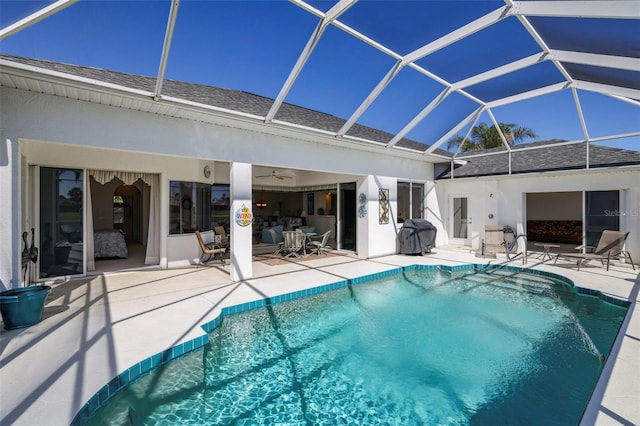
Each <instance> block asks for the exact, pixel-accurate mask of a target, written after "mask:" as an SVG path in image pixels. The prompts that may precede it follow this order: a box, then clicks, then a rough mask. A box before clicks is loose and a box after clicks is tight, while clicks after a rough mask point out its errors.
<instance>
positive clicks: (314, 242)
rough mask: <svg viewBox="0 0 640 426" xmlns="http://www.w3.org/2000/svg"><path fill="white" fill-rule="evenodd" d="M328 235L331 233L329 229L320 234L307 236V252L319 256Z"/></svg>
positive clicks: (324, 247) (327, 239)
mask: <svg viewBox="0 0 640 426" xmlns="http://www.w3.org/2000/svg"><path fill="white" fill-rule="evenodd" d="M330 235H331V231H327V232H325V233H324V234H322V235H318V236H314V237H307V238H308V239H309V244H307V248H309V253H310V254H315V255H317V256H320V255H321V254H322V250H326V249H327V242H328V241H329V236H330Z"/></svg>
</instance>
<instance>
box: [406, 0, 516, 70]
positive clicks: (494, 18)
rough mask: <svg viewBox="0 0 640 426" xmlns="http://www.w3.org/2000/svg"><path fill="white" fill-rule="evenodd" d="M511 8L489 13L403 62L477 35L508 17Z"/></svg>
mask: <svg viewBox="0 0 640 426" xmlns="http://www.w3.org/2000/svg"><path fill="white" fill-rule="evenodd" d="M510 8H511V7H510V6H502V7H501V8H499V9H496V10H494V11H493V12H489V13H487V14H486V15H484V16H482V17H480V18H478V19H476V20H474V21H472V22H469V23H468V24H466V25H464V26H462V27H460V28H458V29H457V30H454V31H451V32H450V33H448V34H446V35H444V36H442V37H440V38H439V39H437V40H434V41H432V42H431V43H429V44H427V45H424V46H422V47H420V48H418V49H416V50H414V51H413V52H411V53H409V54H408V55H407V56H405V57H404V59H403V60H404V62H405V63H410V62H415V61H417V60H419V59H421V58H424V57H425V56H427V55H430V54H432V53H433V52H436V51H438V50H440V49H442V48H445V47H447V46H449V45H450V44H453V43H455V42H457V41H459V40H462V39H463V38H465V37H468V36H470V35H472V34H475V33H477V32H478V31H481V30H483V29H485V28H487V27H488V26H490V25H493V24H495V23H496V22H499V21H501V20H502V19H504V18H506V17H508V16H509V10H510Z"/></svg>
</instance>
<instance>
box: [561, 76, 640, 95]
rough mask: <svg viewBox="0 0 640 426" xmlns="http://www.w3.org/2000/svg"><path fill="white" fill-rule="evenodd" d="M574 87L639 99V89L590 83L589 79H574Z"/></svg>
mask: <svg viewBox="0 0 640 426" xmlns="http://www.w3.org/2000/svg"><path fill="white" fill-rule="evenodd" d="M573 84H574V86H575V88H576V89H580V90H588V91H590V92H597V93H600V94H604V95H610V96H621V97H623V98H630V99H635V100H640V90H638V89H629V88H627V87H620V86H611V85H609V84H602V83H592V82H590V81H582V80H576V81H575V82H574V83H573Z"/></svg>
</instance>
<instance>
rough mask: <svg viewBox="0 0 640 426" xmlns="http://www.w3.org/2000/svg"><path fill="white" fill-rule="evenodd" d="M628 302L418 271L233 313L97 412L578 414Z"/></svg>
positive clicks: (411, 416)
mask: <svg viewBox="0 0 640 426" xmlns="http://www.w3.org/2000/svg"><path fill="white" fill-rule="evenodd" d="M626 312H627V309H625V308H621V307H619V306H615V305H612V304H608V303H605V302H603V301H601V300H600V299H598V298H596V297H589V296H582V295H578V294H576V293H575V292H574V291H573V289H572V288H571V287H570V286H568V285H567V284H563V283H560V282H557V281H554V280H553V279H551V278H547V277H541V276H534V275H526V274H518V273H514V272H511V271H501V270H491V271H484V272H482V271H474V270H466V271H458V272H453V273H452V272H446V271H422V270H409V271H404V272H402V273H399V274H397V275H393V276H390V277H387V278H382V279H377V280H373V281H370V282H366V283H363V284H358V285H354V286H348V287H345V288H343V289H340V290H335V291H331V292H327V293H323V294H320V295H316V296H313V297H308V298H305V299H300V300H296V301H293V302H287V303H281V304H276V305H270V306H267V307H265V308H260V309H257V310H253V311H249V312H245V313H242V314H237V315H233V316H230V317H225V318H224V319H223V321H222V323H221V325H220V327H218V328H217V329H215V330H214V331H213V332H211V333H210V336H209V339H210V341H209V344H208V345H205V346H204V348H201V349H200V350H198V351H195V352H193V353H191V354H189V355H186V356H184V357H182V358H179V359H177V360H175V361H172V362H170V363H169V364H166V365H164V366H162V367H160V368H158V369H156V370H154V371H152V372H151V373H150V374H148V375H146V376H144V377H142V378H141V379H139V380H137V381H136V382H134V383H132V384H131V385H129V386H128V387H127V388H125V389H124V390H123V391H122V392H120V393H118V394H117V395H116V396H114V397H113V398H112V399H111V400H110V401H109V402H108V403H107V404H106V405H105V406H104V407H102V408H100V409H99V410H98V412H97V413H96V414H95V415H94V416H93V418H92V419H91V420H90V423H91V424H118V425H120V424H127V423H128V422H130V423H131V424H134V425H138V424H140V425H141V424H145V425H165V424H180V425H217V424H234V425H256V424H286V425H304V424H313V425H335V424H358V425H360V424H367V425H376V424H378V425H422V424H426V425H436V424H444V425H495V424H518V425H526V424H531V425H553V424H557V425H567V424H577V423H578V422H579V420H580V417H581V415H582V412H583V410H584V408H585V406H586V403H587V401H588V399H589V396H590V394H591V391H592V390H593V388H594V386H595V383H596V381H597V379H598V375H599V373H600V370H601V368H602V361H601V356H602V355H604V356H605V357H606V355H608V353H609V351H610V349H611V346H612V344H613V341H614V339H615V336H616V334H617V332H618V330H619V328H620V325H621V323H622V321H623V319H624V316H625V315H626Z"/></svg>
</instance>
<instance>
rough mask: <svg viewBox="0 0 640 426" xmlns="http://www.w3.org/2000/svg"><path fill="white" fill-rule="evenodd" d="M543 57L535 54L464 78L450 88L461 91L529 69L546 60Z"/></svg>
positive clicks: (542, 54)
mask: <svg viewBox="0 0 640 426" xmlns="http://www.w3.org/2000/svg"><path fill="white" fill-rule="evenodd" d="M545 56H546V53H544V52H541V53H536V54H533V55H531V56H527V57H526V58H522V59H519V60H517V61H514V62H511V63H509V64H506V65H502V66H500V67H497V68H494V69H492V70H489V71H485V72H483V73H480V74H476V75H474V76H471V77H469V78H465V79H464V80H460V81H458V82H456V83H453V84H452V87H453V88H454V89H463V88H465V87H469V86H473V85H474V84H478V83H482V82H483V81H487V80H491V79H493V78H496V77H500V76H502V75H505V74H509V73H511V72H514V71H518V70H520V69H523V68H527V67H530V66H531V65H535V64H537V63H539V62H541V61H542V60H544V59H546V58H545Z"/></svg>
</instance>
